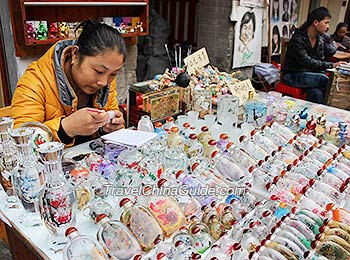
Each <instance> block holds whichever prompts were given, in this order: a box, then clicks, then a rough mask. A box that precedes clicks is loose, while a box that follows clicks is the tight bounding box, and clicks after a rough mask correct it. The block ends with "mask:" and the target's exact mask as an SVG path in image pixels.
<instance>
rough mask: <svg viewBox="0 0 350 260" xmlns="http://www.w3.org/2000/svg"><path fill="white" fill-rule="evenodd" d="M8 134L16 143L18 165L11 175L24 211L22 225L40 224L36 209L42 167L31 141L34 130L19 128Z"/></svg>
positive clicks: (41, 182) (42, 171) (42, 178)
mask: <svg viewBox="0 0 350 260" xmlns="http://www.w3.org/2000/svg"><path fill="white" fill-rule="evenodd" d="M9 134H10V135H11V137H12V138H13V140H14V141H15V143H16V147H17V150H18V152H19V154H18V165H17V166H16V167H15V168H14V169H13V171H12V173H11V175H12V177H13V183H14V186H15V189H16V195H17V197H18V198H19V200H20V201H21V202H22V205H23V207H24V209H25V211H26V213H25V214H24V217H23V219H22V223H23V224H24V225H26V226H36V225H40V224H41V218H40V214H39V208H38V199H39V193H40V191H41V190H42V189H43V187H44V182H45V180H44V167H43V165H42V164H41V163H39V162H38V159H37V156H36V155H35V154H34V150H33V146H32V139H33V134H34V129H32V128H26V127H19V128H16V129H14V130H10V131H9Z"/></svg>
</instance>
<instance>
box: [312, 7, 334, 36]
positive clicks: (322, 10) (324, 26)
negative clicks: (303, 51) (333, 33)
mask: <svg viewBox="0 0 350 260" xmlns="http://www.w3.org/2000/svg"><path fill="white" fill-rule="evenodd" d="M331 18H332V16H331V14H330V12H329V10H328V9H327V8H326V7H323V6H321V7H319V8H316V9H314V10H312V11H311V13H310V14H309V16H308V17H307V21H306V23H307V25H308V27H309V26H312V27H314V28H315V30H316V31H317V32H318V33H319V34H322V33H325V32H327V31H328V28H329V22H330V20H331Z"/></svg>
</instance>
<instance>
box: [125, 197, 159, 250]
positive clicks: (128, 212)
mask: <svg viewBox="0 0 350 260" xmlns="http://www.w3.org/2000/svg"><path fill="white" fill-rule="evenodd" d="M119 206H120V207H122V208H123V213H122V214H121V216H120V220H121V222H122V223H123V224H124V225H125V226H126V227H128V229H129V230H130V231H131V233H132V234H133V235H134V236H135V237H136V239H137V241H138V242H139V245H140V246H141V248H142V250H143V251H149V250H151V249H152V248H153V246H154V241H155V240H156V239H157V238H160V239H163V238H164V235H163V231H162V229H161V227H160V226H159V224H158V223H157V221H156V220H155V219H154V218H153V216H152V214H151V213H150V212H149V211H148V210H147V209H146V208H145V207H143V206H140V205H133V203H132V202H131V201H130V199H128V198H124V199H122V200H121V201H120V203H119Z"/></svg>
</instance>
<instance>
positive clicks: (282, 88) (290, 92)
mask: <svg viewBox="0 0 350 260" xmlns="http://www.w3.org/2000/svg"><path fill="white" fill-rule="evenodd" d="M275 91H277V92H280V93H282V94H283V95H287V96H292V97H294V98H299V99H303V100H306V91H305V90H304V89H301V88H295V87H292V86H288V85H286V84H284V83H283V82H279V83H278V84H277V86H276V89H275Z"/></svg>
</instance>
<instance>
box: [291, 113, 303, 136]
mask: <svg viewBox="0 0 350 260" xmlns="http://www.w3.org/2000/svg"><path fill="white" fill-rule="evenodd" d="M289 128H290V130H292V131H293V132H295V133H298V132H299V131H300V116H299V115H298V114H295V115H293V116H292V117H291V118H290V122H289Z"/></svg>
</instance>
